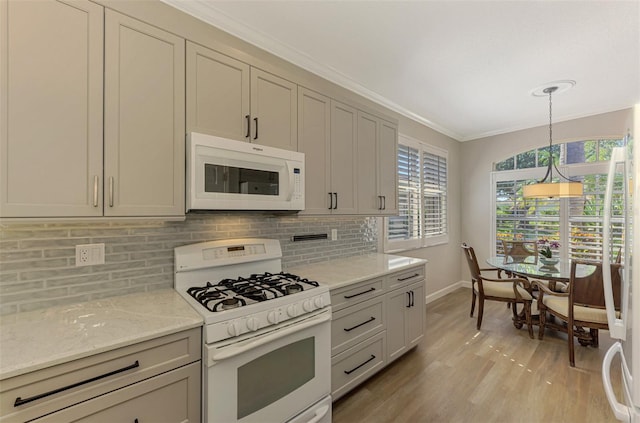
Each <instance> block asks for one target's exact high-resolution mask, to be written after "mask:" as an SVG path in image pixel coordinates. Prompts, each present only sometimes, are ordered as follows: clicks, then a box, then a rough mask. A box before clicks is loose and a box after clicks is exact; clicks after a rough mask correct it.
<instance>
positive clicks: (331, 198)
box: [329, 192, 333, 210]
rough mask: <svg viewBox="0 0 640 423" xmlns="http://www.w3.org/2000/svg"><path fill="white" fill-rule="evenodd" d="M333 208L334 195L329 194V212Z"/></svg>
mask: <svg viewBox="0 0 640 423" xmlns="http://www.w3.org/2000/svg"><path fill="white" fill-rule="evenodd" d="M332 208H333V193H332V192H330V193H329V210H331V209H332Z"/></svg>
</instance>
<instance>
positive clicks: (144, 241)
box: [0, 212, 377, 314]
mask: <svg viewBox="0 0 640 423" xmlns="http://www.w3.org/2000/svg"><path fill="white" fill-rule="evenodd" d="M331 229H337V231H338V239H337V240H336V241H331V240H330V238H331ZM321 233H326V234H328V236H329V239H328V240H313V241H300V242H293V241H291V237H292V236H293V235H307V234H321ZM248 237H259V238H276V239H279V240H280V243H281V245H282V254H283V258H282V264H283V268H284V269H285V270H286V269H287V267H292V266H295V265H299V264H304V263H311V262H317V261H324V260H329V259H332V258H337V257H347V256H353V255H360V254H365V253H370V252H375V251H376V246H377V219H376V218H375V217H362V216H344V217H336V216H331V217H307V216H297V215H282V216H278V215H272V214H259V213H249V212H247V213H244V212H240V213H225V214H190V215H188V217H187V219H186V220H185V221H183V222H164V221H158V220H136V221H126V222H125V221H113V220H111V221H106V220H105V221H104V222H101V221H91V222H76V223H66V222H56V223H38V224H36V223H5V224H2V225H0V314H11V313H16V312H19V311H28V310H35V309H40V308H45V307H49V306H52V305H60V304H71V303H75V302H80V301H87V300H93V299H99V298H104V297H110V296H115V295H122V294H126V293H131V292H139V291H149V290H152V289H158V288H169V287H172V286H173V249H174V248H175V247H177V246H180V245H185V244H192V243H196V242H203V241H211V240H216V239H225V238H248ZM94 243H104V244H105V263H104V264H101V265H93V266H85V267H76V266H75V246H76V245H77V244H94Z"/></svg>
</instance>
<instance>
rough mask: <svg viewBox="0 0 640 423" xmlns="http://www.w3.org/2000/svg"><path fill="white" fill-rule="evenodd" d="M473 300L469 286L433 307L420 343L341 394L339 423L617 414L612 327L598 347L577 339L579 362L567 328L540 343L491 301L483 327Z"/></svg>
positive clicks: (585, 418)
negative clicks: (610, 389) (604, 367)
mask: <svg viewBox="0 0 640 423" xmlns="http://www.w3.org/2000/svg"><path fill="white" fill-rule="evenodd" d="M470 304H471V292H470V290H469V289H465V288H461V289H459V290H457V291H455V292H453V293H451V294H448V295H446V296H445V297H443V298H440V299H438V300H436V301H434V302H432V303H430V304H427V312H426V313H427V318H426V319H427V320H426V321H427V329H426V334H425V339H424V341H423V342H422V343H421V345H419V346H418V347H417V348H415V349H414V350H413V351H411V352H409V353H407V354H405V356H403V357H402V358H400V359H398V360H397V361H396V362H395V363H393V364H392V365H391V366H389V367H387V368H386V369H384V370H382V371H381V372H380V373H378V374H377V375H375V376H373V377H372V378H371V379H369V380H368V381H367V382H365V383H364V384H362V385H360V386H359V387H358V388H356V389H355V390H354V391H352V392H351V393H349V394H347V395H346V396H345V397H343V398H341V399H339V400H338V401H336V402H335V403H334V404H333V423H352V422H367V423H383V422H581V423H582V422H598V423H603V422H615V421H616V419H615V418H614V416H613V413H612V412H611V410H610V408H609V404H608V403H607V399H606V397H605V394H604V389H603V387H602V377H601V373H600V370H601V363H602V358H603V356H604V354H605V352H606V351H607V349H608V348H609V346H610V345H611V344H612V341H611V339H610V338H609V334H608V332H607V331H600V347H599V348H597V349H596V348H593V347H582V346H580V345H579V344H578V343H577V342H576V367H575V368H571V367H570V366H569V358H568V347H567V338H566V335H564V334H562V333H556V332H554V331H550V330H547V332H546V333H545V338H544V339H543V340H542V341H539V340H538V339H537V333H538V327H537V326H535V327H534V333H535V335H536V339H530V338H529V336H528V334H527V330H526V327H524V328H522V329H520V330H518V329H515V328H514V327H513V324H512V323H511V320H510V318H511V310H509V309H507V308H506V306H505V304H504V303H497V302H492V301H487V302H485V311H484V320H483V322H482V329H481V330H480V331H477V330H476V319H475V316H474V318H473V319H472V318H469V308H470ZM476 313H477V306H476ZM476 316H477V315H476ZM619 363H620V362H619V360H618V361H614V363H613V366H614V367H613V368H614V369H615V368H619ZM612 376H615V377H616V380H614V386H617V385H619V383H620V375H619V372H615V371H612ZM619 394H620V393H619V392H618V395H619Z"/></svg>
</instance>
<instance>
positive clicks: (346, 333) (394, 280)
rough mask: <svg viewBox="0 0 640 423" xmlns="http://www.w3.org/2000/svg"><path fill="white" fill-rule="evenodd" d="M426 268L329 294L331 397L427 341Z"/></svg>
mask: <svg viewBox="0 0 640 423" xmlns="http://www.w3.org/2000/svg"><path fill="white" fill-rule="evenodd" d="M424 283H425V266H424V265H420V266H415V267H410V268H408V269H405V270H403V271H400V272H393V273H389V274H387V275H382V276H380V277H377V278H372V279H370V280H365V281H361V282H358V283H355V284H352V285H348V286H343V287H340V288H337V289H334V290H331V304H332V308H333V315H332V318H331V367H332V369H331V395H332V398H333V400H334V401H335V400H336V399H338V398H340V397H341V396H343V395H344V394H346V393H347V392H349V391H350V390H352V389H353V388H355V387H356V386H358V385H359V384H360V383H362V382H363V381H365V380H366V379H367V378H369V377H370V376H372V375H373V374H375V373H376V372H377V371H379V370H380V369H382V368H384V367H385V366H387V365H388V364H389V363H391V361H393V360H395V359H396V358H398V357H400V356H401V355H403V354H404V353H406V352H407V351H409V350H410V349H412V348H413V347H415V346H417V345H418V343H419V342H420V341H421V340H422V339H423V337H424V329H425V288H424Z"/></svg>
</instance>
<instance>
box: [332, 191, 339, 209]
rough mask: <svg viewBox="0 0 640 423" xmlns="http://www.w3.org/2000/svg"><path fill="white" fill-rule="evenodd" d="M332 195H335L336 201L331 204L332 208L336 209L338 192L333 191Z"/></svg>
mask: <svg viewBox="0 0 640 423" xmlns="http://www.w3.org/2000/svg"><path fill="white" fill-rule="evenodd" d="M333 195H335V196H336V202H335V204H334V205H333V209H334V210H335V209H337V208H338V193H337V192H334V193H333Z"/></svg>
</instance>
